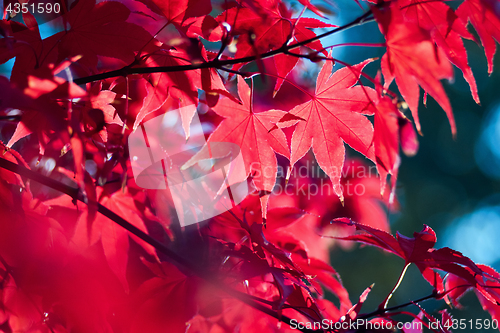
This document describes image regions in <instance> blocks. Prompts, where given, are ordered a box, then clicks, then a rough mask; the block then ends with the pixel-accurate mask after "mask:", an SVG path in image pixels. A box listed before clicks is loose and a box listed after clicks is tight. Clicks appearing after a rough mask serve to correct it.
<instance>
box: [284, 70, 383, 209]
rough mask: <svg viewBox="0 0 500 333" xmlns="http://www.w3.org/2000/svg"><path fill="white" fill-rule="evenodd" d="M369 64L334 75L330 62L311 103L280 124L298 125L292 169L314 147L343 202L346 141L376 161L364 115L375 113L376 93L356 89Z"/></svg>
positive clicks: (293, 141) (369, 128)
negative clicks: (372, 111) (342, 185)
mask: <svg viewBox="0 0 500 333" xmlns="http://www.w3.org/2000/svg"><path fill="white" fill-rule="evenodd" d="M369 62H370V60H366V61H364V62H362V63H360V64H358V65H355V66H352V67H346V68H342V69H339V70H337V71H336V72H335V73H334V74H333V75H332V68H333V65H332V62H331V61H326V63H325V64H324V65H323V68H322V69H321V72H320V73H319V75H318V80H317V84H316V92H315V94H314V95H311V96H310V97H311V100H310V101H308V102H306V103H303V104H300V105H297V106H296V107H294V108H293V109H292V110H291V111H290V112H289V113H287V114H286V115H285V117H284V118H282V119H281V120H280V123H281V124H279V126H282V127H285V126H292V125H294V124H297V126H296V128H295V130H294V132H293V136H292V144H291V146H292V147H291V156H290V169H291V168H293V166H294V164H295V163H297V161H298V160H299V159H301V158H302V157H303V156H304V155H305V154H306V153H307V152H308V151H309V149H310V148H312V150H313V152H314V156H315V157H316V160H317V161H318V164H319V166H320V167H321V169H322V170H324V171H325V173H326V174H327V175H328V176H329V177H330V180H331V181H332V183H333V188H334V191H335V193H336V194H337V196H339V197H340V198H341V201H342V200H343V194H342V189H341V187H340V176H341V171H342V166H343V164H344V155H345V148H344V142H345V143H347V144H348V145H349V146H351V147H352V148H353V149H355V150H357V151H359V152H360V153H362V154H363V155H365V156H366V157H368V158H369V159H371V160H374V149H373V145H372V143H373V127H372V125H371V123H370V121H369V120H368V119H367V118H366V117H365V116H364V115H363V114H371V111H370V110H369V109H368V106H369V105H370V103H371V99H372V97H373V94H374V93H375V91H374V90H373V89H370V88H368V87H362V86H354V85H355V84H356V83H357V82H358V79H359V77H360V74H361V70H362V69H363V68H364V67H365V66H366V65H367V64H368V63H369ZM353 86H354V87H353ZM370 95H371V96H370ZM290 119H292V120H290ZM297 119H299V120H297Z"/></svg>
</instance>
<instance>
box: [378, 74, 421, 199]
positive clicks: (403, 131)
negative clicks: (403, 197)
mask: <svg viewBox="0 0 500 333" xmlns="http://www.w3.org/2000/svg"><path fill="white" fill-rule="evenodd" d="M376 88H377V93H378V95H377V98H376V99H375V101H374V109H375V119H374V134H373V142H374V145H375V156H376V160H377V170H378V172H379V174H380V189H381V193H382V195H383V194H384V190H385V187H386V181H387V174H391V175H392V178H391V183H392V190H391V196H390V198H389V202H393V200H394V192H395V189H396V181H397V177H398V169H399V165H400V163H401V159H400V157H399V146H400V144H401V147H402V149H403V152H405V154H407V155H408V156H413V155H415V154H416V153H417V150H418V140H417V135H416V133H415V130H414V129H413V125H412V123H411V122H410V121H409V120H408V119H407V118H406V117H405V116H404V115H403V114H402V113H401V111H399V110H398V108H397V106H396V104H395V102H394V101H393V100H391V99H390V98H389V97H388V96H382V89H381V88H382V87H381V86H380V84H379V83H378V82H376Z"/></svg>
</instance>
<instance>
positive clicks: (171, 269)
mask: <svg viewBox="0 0 500 333" xmlns="http://www.w3.org/2000/svg"><path fill="white" fill-rule="evenodd" d="M143 263H145V264H146V265H147V266H148V267H149V268H150V269H151V270H152V271H153V273H155V276H154V277H153V278H151V279H149V280H146V281H144V282H143V283H142V284H141V285H140V286H139V288H138V289H137V290H136V291H135V292H134V293H133V294H132V297H131V298H130V300H129V302H128V303H127V304H125V306H124V309H123V310H124V312H123V320H124V321H125V322H126V323H127V324H126V325H127V329H128V330H129V331H130V332H144V331H147V332H151V333H155V332H158V333H160V332H164V331H165V329H166V328H168V331H169V332H172V333H183V332H186V329H187V326H186V323H187V322H188V321H189V320H190V319H191V318H192V317H193V316H194V315H195V314H196V313H197V310H198V306H201V305H203V304H204V303H205V304H206V303H208V302H209V300H212V301H213V297H214V293H209V292H205V294H206V296H205V295H202V294H203V293H202V292H200V291H201V287H202V286H203V284H202V283H200V281H199V279H197V278H195V277H191V276H186V275H185V274H183V273H182V272H181V271H179V269H178V268H177V267H175V266H174V265H172V264H170V263H167V262H161V263H149V262H147V261H146V260H143ZM202 296H205V297H203V298H202Z"/></svg>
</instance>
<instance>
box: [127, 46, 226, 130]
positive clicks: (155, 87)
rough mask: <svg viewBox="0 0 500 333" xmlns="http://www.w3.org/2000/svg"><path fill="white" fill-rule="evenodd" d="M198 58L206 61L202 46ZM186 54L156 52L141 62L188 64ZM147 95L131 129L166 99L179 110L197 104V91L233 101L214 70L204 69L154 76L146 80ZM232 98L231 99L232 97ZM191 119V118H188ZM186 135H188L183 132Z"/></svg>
mask: <svg viewBox="0 0 500 333" xmlns="http://www.w3.org/2000/svg"><path fill="white" fill-rule="evenodd" d="M201 47H202V50H201V56H202V58H203V59H204V60H205V61H206V60H207V54H206V50H205V48H204V47H203V46H201ZM189 59H190V57H189V54H188V53H187V52H186V51H185V50H169V51H165V50H156V51H155V52H154V53H152V54H151V55H149V56H148V57H147V59H146V61H145V62H144V65H146V66H148V67H152V66H165V67H169V66H182V65H190V64H191V61H190V60H189ZM145 78H146V80H147V82H148V83H146V89H147V91H148V95H147V96H146V97H145V98H144V101H143V105H142V107H141V110H140V111H139V113H138V114H137V117H136V119H135V122H134V130H135V129H137V127H138V126H139V124H140V123H141V121H142V120H143V119H144V117H146V116H147V115H148V114H149V113H152V112H154V111H156V110H158V109H160V108H161V107H162V106H163V105H164V103H165V101H166V100H167V97H169V96H170V97H171V98H173V99H174V100H177V101H178V104H179V107H183V106H188V105H192V104H194V105H198V89H202V90H204V91H205V93H207V94H216V95H217V97H218V94H222V95H224V96H228V97H230V98H233V97H232V96H231V94H230V93H229V92H228V91H227V90H226V88H225V87H224V84H223V82H222V80H221V77H220V75H219V73H218V72H217V71H216V70H215V69H214V68H204V69H198V70H192V71H186V72H179V71H177V72H166V73H161V72H160V73H153V74H150V75H148V76H146V77H145ZM233 99H234V98H233ZM191 117H192V115H191ZM186 133H187V132H186Z"/></svg>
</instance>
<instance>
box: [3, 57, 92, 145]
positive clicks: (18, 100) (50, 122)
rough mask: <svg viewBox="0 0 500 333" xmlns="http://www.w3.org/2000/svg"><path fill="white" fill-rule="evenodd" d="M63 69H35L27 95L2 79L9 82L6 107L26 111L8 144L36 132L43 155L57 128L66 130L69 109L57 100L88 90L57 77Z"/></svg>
mask: <svg viewBox="0 0 500 333" xmlns="http://www.w3.org/2000/svg"><path fill="white" fill-rule="evenodd" d="M66 65H69V63H68V64H66ZM63 67H65V66H63ZM59 70H60V67H58V68H54V66H50V67H48V68H47V67H41V68H39V69H37V70H36V71H34V73H33V74H34V75H29V76H28V77H27V86H26V87H25V88H24V91H23V93H24V94H21V92H20V91H19V90H18V89H16V87H12V86H10V85H7V84H6V83H7V82H0V84H1V85H3V84H5V87H4V88H3V91H4V93H5V96H7V97H6V98H5V99H4V101H3V103H2V109H5V108H17V109H19V110H21V111H22V112H23V115H22V119H21V122H19V123H18V125H17V127H16V131H15V132H14V134H13V135H12V137H11V138H10V140H9V142H8V143H7V146H8V147H9V148H10V147H12V145H14V144H15V143H16V142H17V141H19V140H20V139H22V138H24V137H26V136H28V135H30V134H31V133H33V132H35V133H36V134H37V135H38V141H39V144H40V154H43V153H44V149H45V145H46V144H47V143H48V141H49V136H50V135H51V134H52V133H54V131H62V130H64V127H65V118H66V117H67V110H65V109H64V107H62V106H61V105H60V104H59V103H57V100H58V99H59V98H60V97H61V95H62V94H64V95H66V96H71V98H82V97H86V95H87V94H86V92H85V91H84V90H82V89H81V88H80V87H79V86H77V85H75V84H73V83H70V82H68V81H66V80H64V79H63V78H61V77H58V76H55V75H56V74H57V73H58V71H59ZM60 135H61V134H60Z"/></svg>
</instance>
